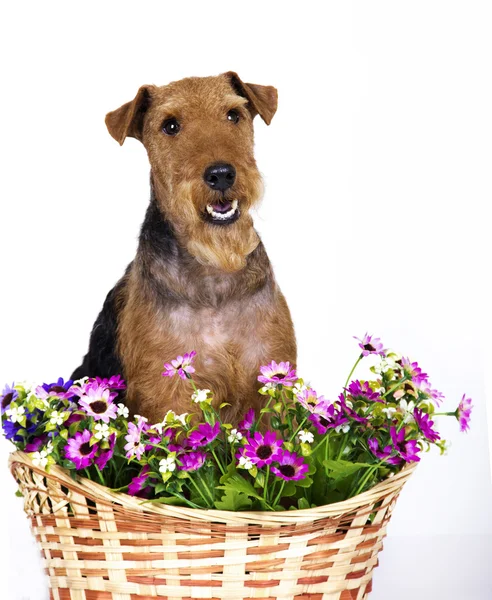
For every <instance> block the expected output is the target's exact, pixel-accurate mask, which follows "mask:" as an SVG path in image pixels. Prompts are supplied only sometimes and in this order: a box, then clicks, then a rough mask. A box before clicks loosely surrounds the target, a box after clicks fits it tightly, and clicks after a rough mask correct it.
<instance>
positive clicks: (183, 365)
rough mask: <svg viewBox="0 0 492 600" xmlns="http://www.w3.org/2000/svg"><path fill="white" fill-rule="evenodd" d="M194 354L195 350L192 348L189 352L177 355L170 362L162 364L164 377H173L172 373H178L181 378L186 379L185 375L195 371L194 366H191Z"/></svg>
mask: <svg viewBox="0 0 492 600" xmlns="http://www.w3.org/2000/svg"><path fill="white" fill-rule="evenodd" d="M195 356H196V352H195V351H194V350H192V351H191V352H187V353H186V354H185V355H184V356H181V355H180V356H178V357H177V358H175V359H174V360H172V361H171V362H170V363H165V364H164V369H165V370H164V371H163V372H162V375H163V376H164V377H174V375H179V376H180V377H181V379H187V375H191V373H194V372H195V367H193V365H192V363H193V359H194V358H195Z"/></svg>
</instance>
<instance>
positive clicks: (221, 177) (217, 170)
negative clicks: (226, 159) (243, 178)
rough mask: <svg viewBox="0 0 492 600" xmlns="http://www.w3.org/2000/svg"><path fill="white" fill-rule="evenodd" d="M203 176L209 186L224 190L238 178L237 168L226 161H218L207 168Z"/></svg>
mask: <svg viewBox="0 0 492 600" xmlns="http://www.w3.org/2000/svg"><path fill="white" fill-rule="evenodd" d="M203 178H204V179H205V183H206V184H207V185H208V187H210V188H212V189H213V190H219V191H221V192H223V191H225V190H227V189H229V188H230V187H231V186H232V185H233V183H234V181H235V180H236V169H235V168H234V167H233V166H232V165H228V164H226V163H216V164H214V165H210V166H209V167H207V168H206V169H205V173H204V174H203Z"/></svg>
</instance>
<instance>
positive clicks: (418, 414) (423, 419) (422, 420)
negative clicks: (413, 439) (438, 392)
mask: <svg viewBox="0 0 492 600" xmlns="http://www.w3.org/2000/svg"><path fill="white" fill-rule="evenodd" d="M413 416H414V418H415V423H417V425H418V427H419V429H420V431H421V432H422V433H423V434H424V436H425V437H426V438H427V439H428V440H429V442H437V440H439V439H441V436H440V435H439V434H438V433H437V431H435V430H434V429H432V426H433V425H434V421H431V420H430V416H429V415H428V414H427V413H424V412H423V411H421V410H420V409H418V408H416V409H415V410H414V411H413Z"/></svg>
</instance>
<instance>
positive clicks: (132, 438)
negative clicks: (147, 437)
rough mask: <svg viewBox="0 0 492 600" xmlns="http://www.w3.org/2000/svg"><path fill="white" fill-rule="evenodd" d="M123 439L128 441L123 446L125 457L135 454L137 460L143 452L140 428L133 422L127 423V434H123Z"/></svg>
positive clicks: (143, 446) (131, 456)
mask: <svg viewBox="0 0 492 600" xmlns="http://www.w3.org/2000/svg"><path fill="white" fill-rule="evenodd" d="M125 440H126V441H127V442H128V443H127V444H125V446H124V448H125V450H126V457H127V458H133V457H134V456H136V457H137V460H140V458H141V457H142V454H143V453H144V452H145V445H144V444H143V442H142V430H141V429H140V428H139V427H137V426H136V425H135V423H128V435H125Z"/></svg>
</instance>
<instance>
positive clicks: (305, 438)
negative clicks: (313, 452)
mask: <svg viewBox="0 0 492 600" xmlns="http://www.w3.org/2000/svg"><path fill="white" fill-rule="evenodd" d="M298 437H299V441H300V442H301V443H302V444H312V443H313V442H314V435H313V434H312V433H311V432H310V431H306V430H305V429H303V430H302V431H299V434H298Z"/></svg>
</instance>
